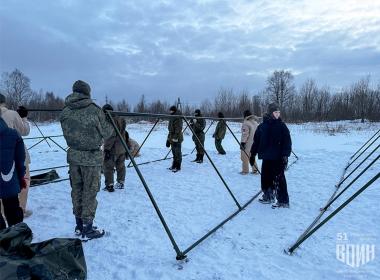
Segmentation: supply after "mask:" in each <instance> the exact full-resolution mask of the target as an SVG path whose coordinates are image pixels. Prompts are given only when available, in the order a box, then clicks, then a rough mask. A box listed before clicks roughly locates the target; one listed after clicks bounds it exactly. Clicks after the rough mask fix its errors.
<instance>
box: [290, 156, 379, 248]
mask: <svg viewBox="0 0 380 280" xmlns="http://www.w3.org/2000/svg"><path fill="white" fill-rule="evenodd" d="M378 158H379V157H378ZM375 161H376V160H375ZM375 161H373V162H372V163H371V164H370V165H369V166H367V168H366V169H365V170H364V171H363V172H361V174H359V175H358V177H356V178H355V179H354V180H353V181H352V182H351V183H350V184H349V185H348V186H347V187H346V188H345V189H344V190H343V191H342V192H341V193H340V194H339V195H338V196H335V195H336V194H337V193H338V190H339V187H340V186H341V184H339V185H337V187H336V188H335V191H334V193H333V194H332V196H331V197H330V198H329V200H328V201H327V203H326V205H325V206H324V207H322V208H321V209H320V213H319V214H318V216H317V217H315V219H314V220H313V222H312V223H311V224H310V225H309V226H308V227H307V228H306V229H305V230H304V232H303V233H302V234H301V235H300V237H298V239H297V241H296V242H295V244H297V243H298V242H299V241H300V240H302V239H303V238H304V236H306V235H307V234H308V233H309V232H310V230H311V229H313V227H314V226H315V225H316V224H317V223H318V221H319V220H320V219H321V217H322V216H323V215H324V213H325V212H326V211H327V210H328V207H329V206H330V205H331V204H332V203H333V202H334V201H335V200H336V199H337V198H338V197H339V196H340V195H341V194H343V192H345V191H346V190H347V189H348V188H349V187H350V186H351V185H352V184H353V183H354V182H355V181H356V180H357V179H358V178H359V177H360V176H361V175H362V174H363V173H364V172H365V171H366V170H367V169H368V168H369V167H370V166H371V165H372V164H373V163H374V162H375ZM343 175H344V174H343ZM343 175H342V176H343Z"/></svg>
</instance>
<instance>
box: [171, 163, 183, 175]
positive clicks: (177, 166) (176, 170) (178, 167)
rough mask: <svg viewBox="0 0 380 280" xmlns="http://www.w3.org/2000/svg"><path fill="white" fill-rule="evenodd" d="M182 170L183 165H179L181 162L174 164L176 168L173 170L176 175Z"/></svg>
mask: <svg viewBox="0 0 380 280" xmlns="http://www.w3.org/2000/svg"><path fill="white" fill-rule="evenodd" d="M180 170H181V164H180V163H179V162H176V163H175V164H174V168H173V169H172V171H173V172H174V173H176V172H178V171H180Z"/></svg>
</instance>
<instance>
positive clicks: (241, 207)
mask: <svg viewBox="0 0 380 280" xmlns="http://www.w3.org/2000/svg"><path fill="white" fill-rule="evenodd" d="M29 111H61V110H59V109H54V110H46V109H45V110H44V109H42V110H39V109H32V110H29ZM106 115H107V116H108V117H109V118H110V120H111V123H112V126H113V127H114V129H115V131H116V133H117V136H118V137H119V138H120V140H121V143H122V145H123V147H124V149H125V151H126V153H127V154H128V156H129V158H130V161H131V162H130V163H132V165H133V167H134V168H135V170H136V172H137V175H138V176H139V178H140V180H141V182H142V184H143V186H144V189H145V191H146V192H147V194H148V197H149V199H150V201H151V203H152V204H153V207H154V209H155V211H156V213H157V215H158V217H159V219H160V221H161V223H162V225H163V227H164V229H165V232H166V234H167V235H168V237H169V240H170V242H171V243H172V245H173V248H174V250H175V252H176V254H177V256H176V259H177V260H183V259H185V258H186V254H187V253H188V252H190V251H191V250H192V249H194V248H195V247H196V246H198V245H199V244H200V243H201V242H202V241H204V240H205V239H207V238H208V237H209V236H210V235H211V234H213V233H214V232H215V231H217V230H218V229H219V228H221V227H222V226H223V225H224V224H226V223H227V222H228V221H229V220H231V219H232V218H233V217H235V216H236V215H237V214H239V213H240V212H241V211H242V210H244V209H245V208H246V207H247V206H248V205H249V204H250V203H252V202H253V201H254V200H255V199H256V198H257V197H258V196H259V195H260V194H261V190H260V191H259V192H257V193H256V194H255V195H254V196H253V197H252V198H251V199H250V200H248V201H247V202H246V203H245V204H243V205H241V204H240V203H239V202H238V200H237V199H236V197H235V196H234V194H233V193H232V191H231V190H230V188H229V186H228V184H227V183H226V181H225V180H224V178H223V177H222V175H221V174H220V172H219V170H218V169H217V167H216V166H215V164H214V162H213V161H212V159H211V157H210V156H209V154H208V153H207V151H206V149H205V148H204V146H203V145H201V146H202V148H203V150H204V152H205V154H206V156H207V158H208V159H209V161H210V163H211V164H212V166H213V168H214V169H215V171H216V172H217V174H218V176H219V178H220V179H221V181H222V182H223V184H224V186H225V188H226V189H227V191H228V193H229V194H230V196H231V198H232V199H233V200H234V202H235V204H236V206H237V208H238V209H237V210H236V211H235V212H233V213H232V214H231V215H230V216H228V217H227V218H226V219H224V220H223V221H222V222H221V223H219V224H218V225H217V226H215V227H214V228H213V229H211V230H210V231H209V232H208V233H206V234H205V235H204V236H202V237H201V238H200V239H199V240H197V241H196V242H194V243H193V244H192V245H190V246H189V247H188V248H187V249H185V250H184V251H181V250H180V248H179V247H178V245H177V243H176V241H175V239H174V237H173V235H172V233H171V231H170V229H169V227H168V225H167V223H166V221H165V219H164V217H163V215H162V213H161V211H160V209H159V207H158V205H157V203H156V201H155V199H154V197H153V194H152V193H151V191H150V189H149V187H148V185H147V183H146V181H145V178H144V176H143V175H142V173H141V171H140V169H139V167H138V166H139V165H143V164H148V163H152V162H157V161H162V160H167V159H169V158H168V155H169V153H170V151H169V152H168V153H167V155H166V156H165V158H163V159H159V160H154V161H149V162H143V163H139V164H137V163H136V162H135V160H134V157H132V154H131V152H130V151H129V149H128V146H127V143H126V142H125V138H124V137H123V136H122V135H121V132H120V131H119V129H118V127H117V126H116V124H115V121H114V120H113V118H112V115H118V116H122V117H147V118H156V119H157V120H156V122H155V123H154V125H153V127H152V128H151V129H150V131H149V133H148V135H147V136H146V137H145V139H144V141H143V142H142V144H141V146H140V148H139V150H138V151H140V150H141V148H142V146H143V145H144V143H145V142H146V140H147V139H148V137H149V136H150V134H151V133H152V131H153V130H154V128H155V126H156V125H157V123H158V122H159V120H160V119H170V118H178V117H181V118H182V119H183V120H184V121H185V122H186V127H185V129H184V130H183V132H184V131H185V130H186V129H187V128H190V130H191V132H192V134H193V135H194V136H195V138H196V140H197V141H199V139H198V137H197V136H196V135H195V133H194V131H193V129H192V128H191V126H190V124H189V122H188V119H209V120H211V121H212V122H211V124H210V126H209V127H208V128H207V130H206V132H207V131H208V130H209V129H210V127H211V126H212V124H213V123H214V122H215V121H218V120H221V118H213V117H195V116H183V115H181V116H178V115H175V116H173V115H167V114H148V113H125V112H116V111H106ZM223 119H224V120H230V121H242V120H243V119H242V118H223ZM226 126H227V128H228V130H229V131H230V133H231V134H232V136H233V137H234V139H235V141H236V142H237V144H238V145H239V146H240V142H239V140H238V139H237V138H236V136H235V134H234V133H233V131H232V130H231V128H230V127H229V125H228V124H227V123H226ZM41 138H49V139H50V140H51V138H50V137H45V136H43V137H41ZM43 140H44V139H42V140H41V142H42V141H43ZM199 142H200V141H199ZM63 150H65V149H63ZM193 151H194V150H193ZM193 151H192V152H191V153H193ZM65 152H67V151H66V150H65ZM244 153H246V152H245V151H244ZM292 153H293V155H294V156H295V157H296V160H295V161H294V162H293V163H292V164H294V163H295V162H296V161H297V160H298V157H297V155H296V154H295V153H294V152H293V151H292ZM246 155H247V156H248V157H249V155H248V154H247V153H246ZM292 164H291V165H292ZM289 166H290V165H289ZM60 167H64V166H60ZM128 167H131V166H130V164H129V165H128ZM40 170H46V169H40ZM63 180H68V179H62V180H57V181H53V183H54V182H59V181H63ZM44 184H47V183H44Z"/></svg>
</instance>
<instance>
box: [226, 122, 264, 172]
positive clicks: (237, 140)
mask: <svg viewBox="0 0 380 280" xmlns="http://www.w3.org/2000/svg"><path fill="white" fill-rule="evenodd" d="M226 126H227V128H228V130H229V131H230V133H231V134H232V136H233V137H234V138H235V140H236V143H238V145H239V148H240V150H241V151H243V152H244V153H245V155H246V156H247V157H248V158H250V156H249V155H248V153H247V152H246V151H245V150H242V149H241V144H240V141H239V139H237V137H236V135H235V133H234V132H233V131H232V129H231V128H230V126H229V125H228V124H227V122H226ZM255 168H256V167H255ZM256 170H257V172H258V173H259V174H260V175H261V172H260V170H259V168H256Z"/></svg>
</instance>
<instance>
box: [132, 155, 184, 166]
mask: <svg viewBox="0 0 380 280" xmlns="http://www.w3.org/2000/svg"><path fill="white" fill-rule="evenodd" d="M188 155H189V154H183V155H182V157H185V156H188ZM172 158H173V157H168V158H161V159H156V160H150V161H145V162H140V163H138V164H137V165H138V166H140V165H144V164H149V163H154V162H159V161H164V160H168V159H172ZM132 167H133V166H127V168H132Z"/></svg>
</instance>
